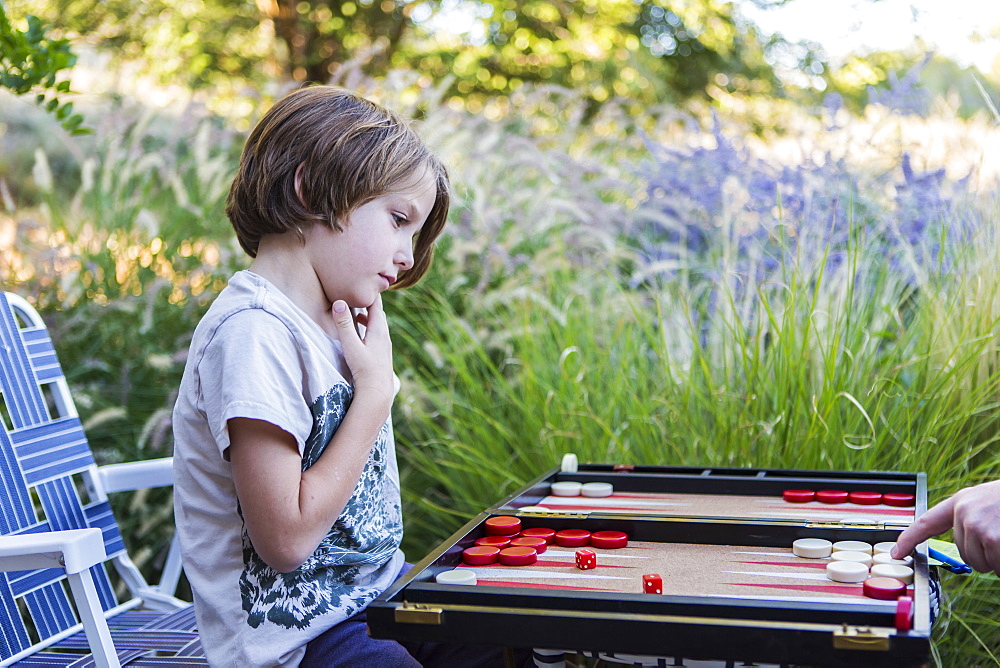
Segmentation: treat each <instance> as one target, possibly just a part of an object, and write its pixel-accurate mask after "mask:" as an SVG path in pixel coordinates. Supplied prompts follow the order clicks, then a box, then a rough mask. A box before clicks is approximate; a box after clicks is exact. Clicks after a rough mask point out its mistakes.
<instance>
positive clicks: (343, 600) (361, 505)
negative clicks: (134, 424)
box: [173, 271, 403, 668]
mask: <svg viewBox="0 0 1000 668" xmlns="http://www.w3.org/2000/svg"><path fill="white" fill-rule="evenodd" d="M349 376H350V374H349V371H348V367H347V364H346V362H345V361H344V357H343V354H342V352H341V349H340V343H339V342H338V341H336V340H334V339H333V338H331V337H330V336H328V335H327V334H326V332H324V331H323V330H322V329H321V328H320V327H319V326H318V325H317V324H316V323H315V322H313V321H312V319H310V318H309V317H308V316H307V315H306V314H305V313H304V312H303V311H301V310H300V309H299V308H298V307H296V306H295V305H294V304H293V303H292V302H291V301H289V300H288V298H287V297H285V296H284V295H283V294H281V293H280V292H279V291H278V290H277V289H276V288H275V287H274V286H273V285H271V284H270V283H268V281H266V280H265V279H263V278H261V277H260V276H258V275H256V274H253V273H251V272H249V271H242V272H239V273H237V274H236V275H235V276H233V278H232V279H230V281H229V285H228V286H227V287H226V288H225V289H224V290H223V291H222V292H221V293H220V294H219V296H218V297H217V298H216V300H215V302H214V303H213V304H212V306H211V308H210V309H209V311H208V313H207V314H206V315H205V317H204V319H202V321H201V322H200V323H199V324H198V327H197V329H196V330H195V333H194V338H193V340H192V342H191V349H190V353H189V355H188V360H187V365H186V367H185V370H184V377H183V380H182V381H181V386H180V393H179V396H178V398H177V402H176V404H175V406H174V418H173V429H174V510H175V515H176V522H177V531H178V535H179V537H180V544H181V553H182V556H183V558H184V568H185V573H186V574H187V577H188V580H189V581H190V583H191V589H192V592H193V594H194V602H195V611H196V613H197V619H198V627H199V632H200V634H201V639H202V644H203V645H204V647H205V651H206V654H207V656H208V659H209V662H210V663H211V665H213V666H238V667H239V668H246V667H247V666H278V665H280V666H296V665H298V664H299V662H300V661H301V659H302V656H303V654H304V651H305V645H306V643H308V642H309V641H310V640H312V639H313V638H315V637H316V636H318V635H319V634H321V633H322V632H324V631H325V630H327V629H329V628H330V627H331V626H333V625H334V624H337V623H339V622H341V621H343V620H344V619H346V618H347V617H350V616H351V615H353V614H355V613H356V612H358V611H359V610H361V609H362V608H364V607H365V606H366V605H368V603H370V602H371V601H372V600H373V599H374V598H375V597H376V596H378V595H379V594H380V593H381V592H382V591H384V590H385V589H386V588H387V587H388V586H389V585H390V584H391V583H392V581H393V579H394V578H395V575H396V574H397V573H398V572H399V569H400V567H401V566H402V564H403V553H402V552H401V551H400V550H399V544H400V541H401V540H402V536H403V526H402V516H401V512H400V500H399V472H398V470H397V467H396V455H395V448H394V442H393V437H392V425H391V423H390V422H389V421H387V422H386V423H385V425H383V427H382V429H381V431H380V432H379V435H378V438H377V440H376V442H375V445H374V446H373V447H372V450H371V454H370V455H369V457H368V462H367V463H366V464H365V468H364V470H363V472H362V474H361V478H360V480H359V481H358V483H357V486H356V487H355V488H354V492H353V494H352V496H351V498H350V500H349V501H348V503H347V506H346V507H345V508H344V511H343V512H342V513H341V515H340V517H339V518H338V519H337V521H336V523H335V524H334V525H333V527H331V528H330V531H329V533H328V534H327V536H326V537H325V538H324V539H323V541H322V542H321V543H320V545H319V547H318V548H317V549H316V551H315V552H314V553H313V554H312V556H310V557H309V559H307V560H306V562H305V563H304V564H303V565H302V566H301V567H299V568H298V569H297V570H295V571H293V572H291V573H280V572H278V571H275V570H274V569H272V568H270V567H269V566H267V565H266V564H265V563H264V562H263V561H262V560H261V559H260V557H259V556H258V555H257V553H256V551H255V550H254V549H253V546H252V545H251V543H250V540H249V538H248V537H247V533H246V527H245V526H244V523H243V519H242V515H241V513H240V509H239V505H238V502H237V498H236V490H235V488H234V486H233V478H232V470H231V467H230V464H229V461H228V453H227V452H226V450H227V448H228V447H229V433H228V430H227V427H226V423H227V421H228V420H229V419H231V418H236V417H244V418H253V419H257V420H265V421H267V422H270V423H272V424H274V425H277V426H278V427H280V428H281V429H283V430H285V431H287V432H288V433H289V434H291V435H292V436H294V437H295V441H296V443H297V444H298V447H299V452H300V454H301V455H302V469H303V470H305V469H307V468H309V467H310V466H311V465H312V464H313V463H315V462H316V460H317V458H318V457H319V456H320V455H321V453H322V452H323V449H324V448H325V447H326V445H327V443H328V442H329V441H330V437H331V436H332V435H333V433H334V432H335V431H336V430H337V427H338V426H339V425H340V422H341V420H342V419H343V417H344V414H345V413H346V411H347V408H348V406H349V405H350V401H351V398H352V396H353V390H352V388H351V386H350V383H349V382H348V380H347V379H346V378H347V377H349Z"/></svg>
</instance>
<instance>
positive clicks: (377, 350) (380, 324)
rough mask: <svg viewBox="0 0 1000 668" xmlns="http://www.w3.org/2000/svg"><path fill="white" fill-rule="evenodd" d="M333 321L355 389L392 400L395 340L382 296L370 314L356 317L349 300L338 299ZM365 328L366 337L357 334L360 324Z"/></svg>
mask: <svg viewBox="0 0 1000 668" xmlns="http://www.w3.org/2000/svg"><path fill="white" fill-rule="evenodd" d="M333 320H334V322H335V323H336V325H337V335H338V336H339V338H340V345H341V348H342V349H343V351H344V359H346V360H347V366H348V367H350V369H351V375H352V376H353V380H354V391H355V393H358V392H364V393H368V392H372V393H378V395H379V396H381V397H383V398H384V399H386V400H387V401H389V402H391V401H392V396H393V378H392V341H391V340H390V338H389V325H388V322H387V321H386V318H385V312H384V311H383V310H382V296H381V295H379V296H378V297H377V298H376V299H375V302H374V303H373V304H372V305H371V306H369V307H368V309H367V313H359V314H358V315H357V316H355V315H354V314H353V313H352V312H351V309H349V308H348V307H347V303H346V302H344V301H342V300H337V301H335V302H334V303H333ZM359 325H360V326H362V327H364V332H365V333H364V336H361V335H360V334H359V333H358V326H359Z"/></svg>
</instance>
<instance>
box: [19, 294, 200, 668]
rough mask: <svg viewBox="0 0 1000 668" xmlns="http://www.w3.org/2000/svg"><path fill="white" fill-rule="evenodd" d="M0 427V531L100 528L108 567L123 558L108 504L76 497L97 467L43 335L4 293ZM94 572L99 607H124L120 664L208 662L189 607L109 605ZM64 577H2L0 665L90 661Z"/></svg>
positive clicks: (34, 318)
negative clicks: (80, 485)
mask: <svg viewBox="0 0 1000 668" xmlns="http://www.w3.org/2000/svg"><path fill="white" fill-rule="evenodd" d="M0 422H2V423H3V424H2V426H3V429H0V535H3V536H6V535H19V534H29V533H40V532H46V531H53V530H62V529H82V528H98V529H100V530H101V532H102V535H103V537H104V544H105V548H106V550H107V554H108V559H109V561H110V560H112V559H114V558H115V557H118V556H121V555H124V551H125V546H124V543H123V542H122V536H121V533H120V532H119V530H118V525H117V523H116V522H115V518H114V515H113V514H112V512H111V507H110V505H109V503H108V501H107V500H106V499H105V498H97V499H89V498H86V499H81V494H80V492H79V491H78V483H79V482H80V480H82V479H84V478H87V479H90V477H91V476H92V474H93V472H94V470H95V469H94V466H95V463H94V459H93V456H92V454H91V451H90V446H89V444H88V443H87V438H86V436H85V435H84V432H83V428H82V426H81V424H80V420H79V418H78V417H77V415H76V410H75V408H74V407H73V402H72V400H71V399H70V398H69V395H68V391H67V389H66V383H65V379H64V378H63V373H62V369H61V368H60V366H59V361H58V359H57V358H56V353H55V350H54V349H53V346H52V341H51V339H50V338H49V335H48V332H47V331H46V329H45V327H44V325H43V323H42V321H41V318H39V317H38V314H37V313H35V312H34V310H33V309H31V308H30V307H28V306H27V305H26V303H25V302H24V301H23V300H21V299H18V298H16V297H15V298H12V299H9V298H8V295H7V294H4V293H0ZM74 476H76V479H74ZM83 496H84V497H87V494H84V495H83ZM98 496H100V497H103V494H100V495H98ZM106 563H108V562H106ZM91 572H92V575H93V578H94V582H95V584H96V587H97V593H98V596H99V598H100V603H101V607H102V608H103V609H104V610H105V611H112V610H114V611H121V610H124V612H118V614H116V615H114V616H109V619H108V625H109V626H110V628H111V629H112V638H113V639H114V643H115V648H116V650H117V652H118V655H119V660H120V661H121V662H122V664H123V665H126V664H127V665H131V666H160V665H163V666H167V665H169V666H187V665H206V663H205V660H204V658H202V656H203V654H202V651H201V645H200V644H199V642H198V636H197V631H196V629H195V621H194V612H193V608H191V607H190V606H188V607H186V608H181V609H180V610H177V611H173V612H168V613H162V612H149V611H142V610H138V609H135V608H136V605H137V604H138V603H139V601H137V600H135V601H131V602H125V603H120V602H119V601H118V600H117V599H116V596H115V593H114V590H113V587H112V584H111V581H110V579H109V577H108V571H107V570H106V566H105V564H99V565H97V566H95V567H94V568H92V569H91ZM64 579H65V576H64V573H63V571H62V570H61V569H45V570H37V571H18V572H9V573H0V665H8V663H9V662H10V660H11V658H12V657H15V656H23V655H24V654H25V653H26V652H28V651H29V650H32V649H34V648H38V651H37V652H34V653H33V654H31V655H30V656H27V657H26V658H22V659H20V660H18V661H17V662H16V663H14V664H13V665H16V666H54V665H60V666H88V665H93V660H92V659H90V658H89V656H88V645H87V640H86V637H85V636H84V634H83V632H82V631H79V630H77V631H76V632H75V633H73V632H72V630H73V629H74V627H77V626H78V624H79V621H80V620H79V619H78V618H77V613H76V611H75V609H74V607H73V605H72V603H71V600H72V599H71V597H70V596H69V595H68V593H67V587H66V586H65V583H64V582H63V580H64ZM53 636H57V638H56V639H55V642H53V641H52V640H51V639H52V638H53ZM58 636H65V637H62V638H61V639H60V638H59V637H58ZM42 648H44V649H42Z"/></svg>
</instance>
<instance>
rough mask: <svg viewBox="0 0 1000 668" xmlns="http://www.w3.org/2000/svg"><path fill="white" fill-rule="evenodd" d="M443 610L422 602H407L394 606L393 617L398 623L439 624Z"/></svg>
mask: <svg viewBox="0 0 1000 668" xmlns="http://www.w3.org/2000/svg"><path fill="white" fill-rule="evenodd" d="M443 613H444V610H442V609H441V608H436V607H434V606H431V605H426V604H424V603H408V602H406V601H403V604H402V605H401V606H400V607H398V608H396V611H395V619H396V621H397V622H398V623H400V624H431V625H434V624H440V623H441V615H442V614H443Z"/></svg>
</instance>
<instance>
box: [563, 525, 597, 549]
mask: <svg viewBox="0 0 1000 668" xmlns="http://www.w3.org/2000/svg"><path fill="white" fill-rule="evenodd" d="M555 541H556V545H559V546H560V547H585V546H587V545H590V532H589V531H586V530H584V529H563V530H562V531H557V532H556V538H555Z"/></svg>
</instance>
